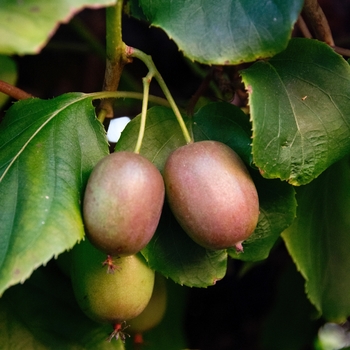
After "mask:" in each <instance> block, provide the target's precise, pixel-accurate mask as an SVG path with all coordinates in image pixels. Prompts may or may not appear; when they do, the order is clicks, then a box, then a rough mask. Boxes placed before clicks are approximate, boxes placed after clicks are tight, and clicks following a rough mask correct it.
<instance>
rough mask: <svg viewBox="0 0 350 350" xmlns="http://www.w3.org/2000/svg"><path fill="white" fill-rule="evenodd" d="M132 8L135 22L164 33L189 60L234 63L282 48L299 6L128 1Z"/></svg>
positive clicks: (296, 2) (253, 1)
mask: <svg viewBox="0 0 350 350" xmlns="http://www.w3.org/2000/svg"><path fill="white" fill-rule="evenodd" d="M131 5H132V6H131V10H132V13H133V15H134V16H135V17H138V18H142V19H147V20H148V21H149V22H150V23H151V24H152V25H153V26H156V27H160V28H162V29H163V30H165V32H166V33H167V34H168V35H169V37H170V38H171V39H173V40H174V41H175V42H176V44H177V45H178V47H179V49H180V50H181V51H183V52H184V54H185V55H186V56H187V57H189V58H190V59H193V60H196V61H199V62H201V63H206V64H238V63H242V62H250V61H254V60H256V59H258V58H263V57H271V56H273V55H274V54H276V53H277V52H280V51H281V50H283V49H285V48H286V46H287V43H288V40H289V39H290V36H291V32H292V29H293V25H294V23H295V22H296V20H297V18H298V15H299V12H300V11H301V8H302V6H303V1H302V0H293V1H285V0H274V1H268V0H259V1H257V0H245V1H241V0H224V1H220V2H218V1H216V0H206V1H202V0H192V1H186V0H177V1H169V0H156V1H154V0H153V1H150V0H139V1H137V0H133V1H131ZM139 6H140V7H141V9H140V8H139ZM140 10H142V13H141V11H140Z"/></svg>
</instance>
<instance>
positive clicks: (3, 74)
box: [0, 55, 18, 108]
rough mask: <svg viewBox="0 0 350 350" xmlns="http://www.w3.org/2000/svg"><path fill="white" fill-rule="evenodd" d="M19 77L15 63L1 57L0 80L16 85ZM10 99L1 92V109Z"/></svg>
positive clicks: (9, 58) (10, 59) (8, 58)
mask: <svg viewBox="0 0 350 350" xmlns="http://www.w3.org/2000/svg"><path fill="white" fill-rule="evenodd" d="M17 76H18V74H17V65H16V63H15V61H14V60H13V59H12V58H11V57H8V56H3V55H0V80H3V81H5V82H6V83H8V84H11V85H15V84H16V81H17ZM8 99H9V96H8V95H5V94H4V93H2V92H0V108H1V107H2V106H3V105H4V104H5V103H6V102H7V101H8Z"/></svg>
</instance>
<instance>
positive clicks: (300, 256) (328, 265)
mask: <svg viewBox="0 0 350 350" xmlns="http://www.w3.org/2000/svg"><path fill="white" fill-rule="evenodd" d="M296 198H297V201H298V209H297V218H296V219H295V221H294V222H293V224H292V226H290V227H289V228H288V229H287V230H286V231H285V232H284V233H283V234H282V236H283V238H284V240H285V242H286V245H287V248H288V251H289V253H290V254H291V256H292V258H293V260H294V261H295V263H296V265H297V267H298V270H299V271H300V272H301V274H302V275H303V276H304V278H305V281H306V292H307V294H308V296H309V298H310V300H311V302H312V303H313V304H314V305H315V306H316V308H317V310H318V311H320V312H321V313H322V314H323V316H324V317H325V318H326V319H327V320H329V321H334V322H343V321H345V320H346V318H347V317H348V316H350V299H349V290H350V275H349V270H350V255H349V247H350V235H349V232H350V215H349V208H350V167H349V157H348V156H347V157H345V158H344V159H342V160H341V161H339V162H337V163H335V164H334V165H332V166H331V167H330V168H329V169H327V170H326V171H325V172H324V173H323V174H322V175H321V176H320V177H319V178H317V179H316V180H314V181H313V182H311V183H310V184H308V185H307V186H303V187H300V188H298V189H297V197H296Z"/></svg>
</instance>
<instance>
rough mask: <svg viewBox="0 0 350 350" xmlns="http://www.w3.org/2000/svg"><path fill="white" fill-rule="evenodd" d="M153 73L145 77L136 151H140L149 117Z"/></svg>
mask: <svg viewBox="0 0 350 350" xmlns="http://www.w3.org/2000/svg"><path fill="white" fill-rule="evenodd" d="M151 80H152V74H150V73H148V74H147V75H146V76H145V77H144V78H143V79H142V83H143V99H142V111H141V123H140V129H139V135H138V138H137V142H136V146H135V149H134V152H135V153H140V149H141V145H142V140H143V136H144V134H145V128H146V119H147V108H148V98H149V86H150V84H151Z"/></svg>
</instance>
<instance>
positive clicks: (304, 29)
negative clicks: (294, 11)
mask: <svg viewBox="0 0 350 350" xmlns="http://www.w3.org/2000/svg"><path fill="white" fill-rule="evenodd" d="M297 26H298V27H299V29H300V31H301V33H302V34H303V36H304V38H308V39H312V34H311V32H310V30H309V28H308V26H307V24H306V23H305V21H304V18H303V16H301V15H300V16H299V17H298V20H297Z"/></svg>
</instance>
